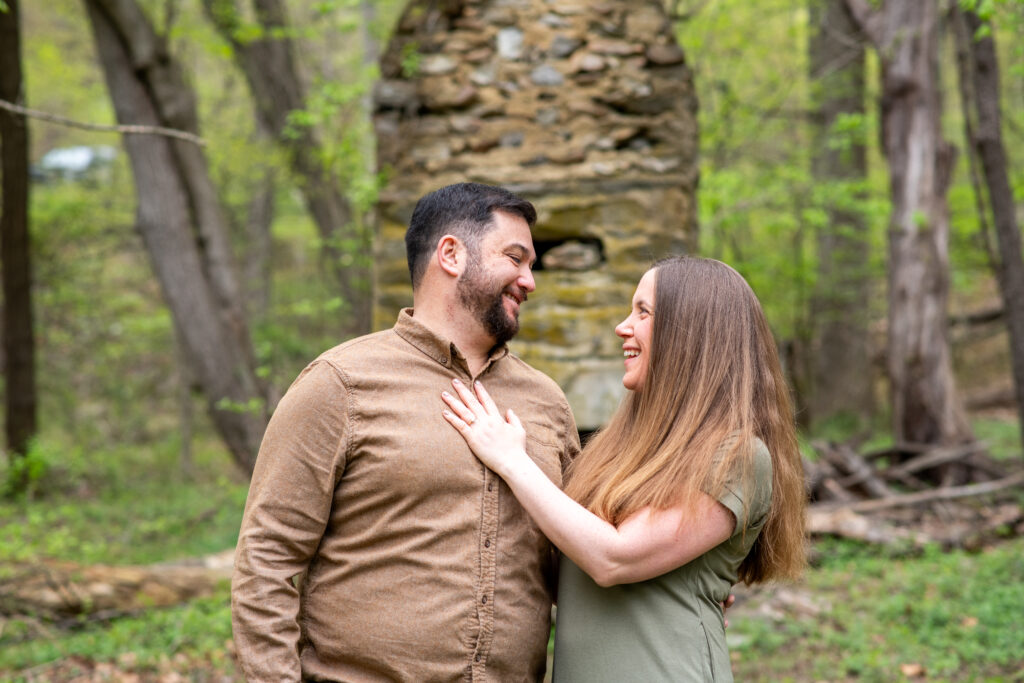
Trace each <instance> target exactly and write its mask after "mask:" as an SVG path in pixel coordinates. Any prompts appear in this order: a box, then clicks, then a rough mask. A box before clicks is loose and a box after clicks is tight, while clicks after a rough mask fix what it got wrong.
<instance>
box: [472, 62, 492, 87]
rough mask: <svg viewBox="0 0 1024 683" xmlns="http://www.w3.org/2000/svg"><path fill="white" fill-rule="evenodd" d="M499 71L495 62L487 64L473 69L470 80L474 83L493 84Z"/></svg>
mask: <svg viewBox="0 0 1024 683" xmlns="http://www.w3.org/2000/svg"><path fill="white" fill-rule="evenodd" d="M497 73H498V68H497V66H496V65H494V64H485V65H483V66H481V67H479V68H477V69H474V70H473V73H471V74H470V75H469V80H470V81H472V82H473V84H474V85H481V86H483V85H493V84H494V78H495V76H496V75H497Z"/></svg>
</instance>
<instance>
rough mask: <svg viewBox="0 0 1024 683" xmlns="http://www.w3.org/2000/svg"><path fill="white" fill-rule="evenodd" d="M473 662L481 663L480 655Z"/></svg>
mask: <svg viewBox="0 0 1024 683" xmlns="http://www.w3.org/2000/svg"><path fill="white" fill-rule="evenodd" d="M473 661H474V662H479V661H480V655H479V654H478V655H477V656H476V657H473Z"/></svg>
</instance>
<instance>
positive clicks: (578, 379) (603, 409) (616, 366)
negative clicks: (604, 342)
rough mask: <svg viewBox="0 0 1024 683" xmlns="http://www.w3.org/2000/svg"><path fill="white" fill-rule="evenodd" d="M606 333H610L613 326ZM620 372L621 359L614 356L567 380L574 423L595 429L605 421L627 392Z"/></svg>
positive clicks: (567, 396) (567, 391) (568, 396)
mask: <svg viewBox="0 0 1024 683" xmlns="http://www.w3.org/2000/svg"><path fill="white" fill-rule="evenodd" d="M608 334H613V330H609V331H608ZM622 373H623V367H622V361H621V360H615V361H610V362H608V363H606V364H605V367H604V368H601V369H597V368H595V369H593V370H585V371H582V372H580V373H579V374H577V375H576V376H575V377H573V378H572V379H571V380H570V381H569V385H568V387H567V388H566V390H565V396H566V398H568V399H569V404H570V405H571V406H572V412H573V415H574V416H575V417H576V426H577V427H579V428H580V429H597V428H598V427H600V426H602V425H605V424H607V423H608V418H610V417H611V415H612V413H613V412H615V408H616V407H618V405H619V403H620V402H621V401H622V397H623V396H624V395H625V394H626V389H625V388H624V387H623V386H622Z"/></svg>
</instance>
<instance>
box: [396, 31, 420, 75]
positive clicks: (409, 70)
mask: <svg viewBox="0 0 1024 683" xmlns="http://www.w3.org/2000/svg"><path fill="white" fill-rule="evenodd" d="M419 49H420V46H419V44H418V43H417V42H416V41H414V40H410V41H409V42H408V43H406V44H405V45H403V46H402V54H401V64H402V77H403V78H415V77H416V74H418V73H419V72H420V63H421V62H422V61H423V55H421V54H420V52H419Z"/></svg>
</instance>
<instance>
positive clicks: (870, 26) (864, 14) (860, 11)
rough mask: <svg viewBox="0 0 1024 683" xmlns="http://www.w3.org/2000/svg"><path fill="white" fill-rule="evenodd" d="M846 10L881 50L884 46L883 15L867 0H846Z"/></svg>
mask: <svg viewBox="0 0 1024 683" xmlns="http://www.w3.org/2000/svg"><path fill="white" fill-rule="evenodd" d="M846 8H847V9H849V10H850V15H851V16H852V17H853V20H854V21H855V22H856V23H857V26H858V27H860V30H861V32H862V33H863V34H864V35H865V36H866V37H867V39H868V40H869V41H871V43H872V44H873V45H874V46H875V48H876V49H877V48H879V47H881V45H882V15H881V14H880V13H879V12H878V11H877V10H875V9H874V8H873V7H872V6H871V3H869V2H868V1H867V0H846Z"/></svg>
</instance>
